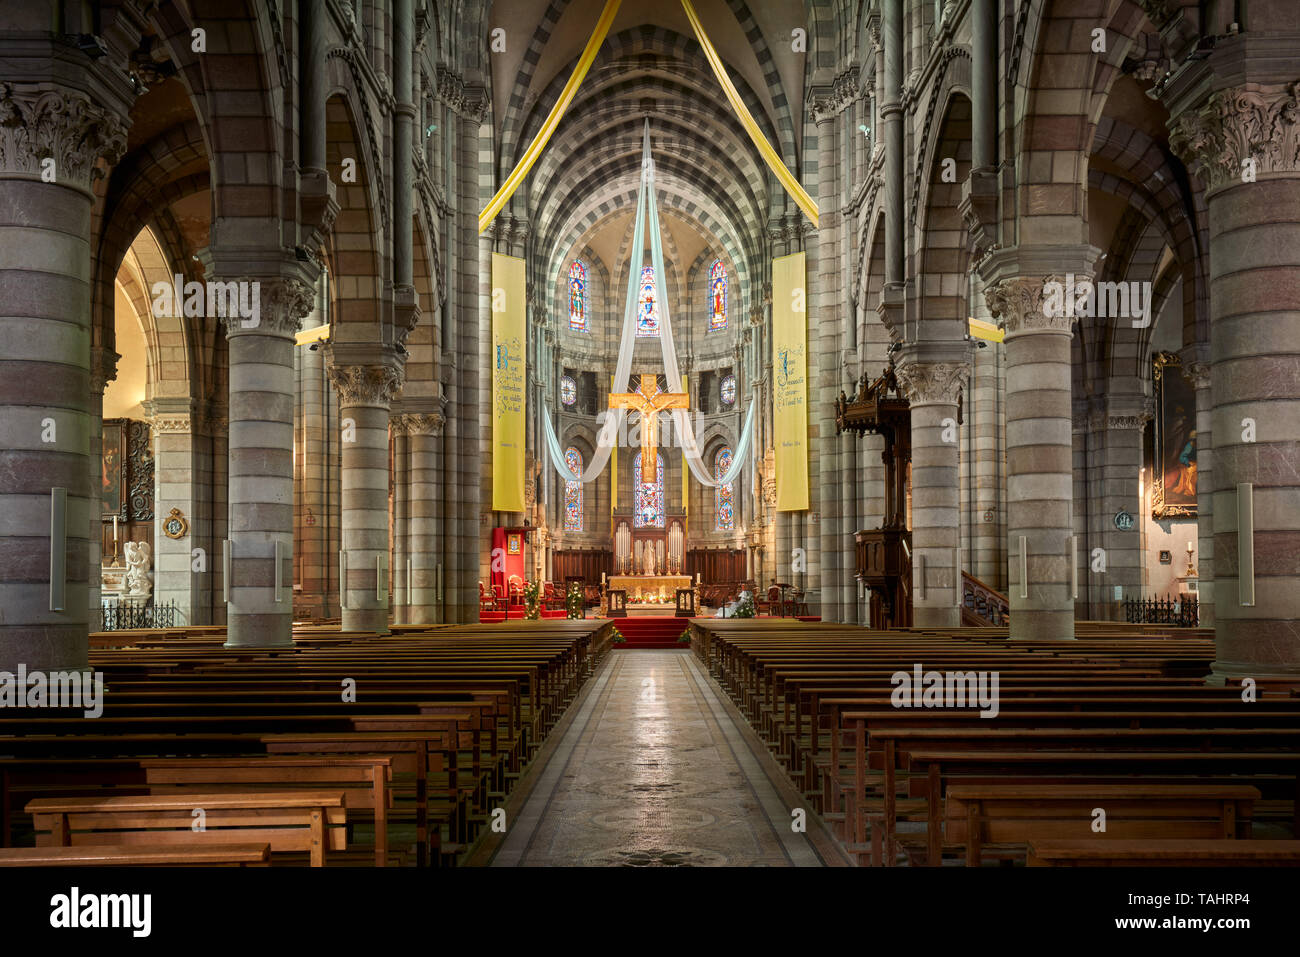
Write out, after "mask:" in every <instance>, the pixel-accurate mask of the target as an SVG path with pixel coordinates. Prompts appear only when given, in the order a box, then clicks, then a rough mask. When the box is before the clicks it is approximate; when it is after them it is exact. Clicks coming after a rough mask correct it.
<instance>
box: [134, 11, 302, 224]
mask: <svg viewBox="0 0 1300 957" xmlns="http://www.w3.org/2000/svg"><path fill="white" fill-rule="evenodd" d="M188 9H189V11H190V13H192V19H190V18H187V16H186V13H185V11H184V10H183V9H182V6H181V5H180V4H178V3H174V2H173V3H164V4H161V5H160V6H158V7H157V8H156V9H155V10H154V11H153V13H152V17H151V19H152V21H153V23H154V26H155V28H156V30H157V32H158V36H159V40H160V41H161V42H162V44H163V45H164V46H165V47H166V48H167V51H168V54H169V55H170V57H171V61H172V63H173V64H175V66H176V68H177V74H176V75H177V77H178V78H179V79H180V81H181V82H182V83H183V84H184V85H185V87H186V90H187V91H188V93H189V96H190V101H191V103H192V104H193V107H194V113H195V115H196V117H197V118H198V122H199V125H200V129H201V131H202V134H203V139H204V142H205V144H206V147H207V149H206V151H205V152H206V153H207V155H208V157H209V165H210V174H211V177H212V185H213V189H212V221H213V223H214V224H215V223H217V222H218V221H221V220H225V221H231V220H238V219H256V220H265V219H267V218H268V216H267V212H268V211H274V210H278V209H279V208H280V201H281V189H282V188H283V175H284V169H285V165H286V162H285V157H284V156H283V152H282V151H283V144H284V143H285V142H286V140H287V137H286V131H285V129H284V125H283V118H284V117H285V115H286V109H285V98H286V95H288V94H292V93H293V92H295V91H286V89H285V86H284V84H283V82H282V79H281V74H282V64H281V61H280V60H279V58H278V57H277V55H276V52H277V40H276V33H277V32H279V31H280V25H279V24H273V23H272V22H271V12H270V10H269V9H268V5H267V4H263V3H258V2H256V0H199V2H194V3H191V4H189V8H188ZM195 27H202V28H203V29H204V30H205V31H206V42H207V49H206V51H205V52H203V53H195V52H193V50H192V37H191V31H192V30H193V29H194V28H195ZM281 49H282V45H281ZM227 97H229V98H232V99H236V100H238V101H240V105H241V108H240V109H238V110H233V109H227V108H223V106H222V105H220V104H221V103H222V101H223V99H224V98H227ZM250 98H252V99H255V100H257V101H258V102H257V103H251V102H249V100H250ZM228 169H230V170H238V171H239V173H238V176H237V177H236V178H235V179H234V180H233V181H232V182H231V183H229V184H227V183H225V182H224V181H223V178H222V177H223V175H224V171H225V170H228ZM272 215H274V213H273V214H272Z"/></svg>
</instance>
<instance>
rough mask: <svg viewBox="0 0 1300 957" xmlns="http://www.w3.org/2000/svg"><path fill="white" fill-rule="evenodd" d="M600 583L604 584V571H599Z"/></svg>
mask: <svg viewBox="0 0 1300 957" xmlns="http://www.w3.org/2000/svg"><path fill="white" fill-rule="evenodd" d="M600 583H601V584H602V585H603V584H605V573H604V572H601V573H600Z"/></svg>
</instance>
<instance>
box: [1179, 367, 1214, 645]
mask: <svg viewBox="0 0 1300 957" xmlns="http://www.w3.org/2000/svg"><path fill="white" fill-rule="evenodd" d="M1188 351H1189V350H1184V353H1187V352H1188ZM1191 353H1192V354H1191V355H1185V356H1184V358H1183V374H1184V375H1185V376H1187V378H1188V379H1190V380H1191V381H1192V384H1193V385H1194V386H1195V387H1196V594H1197V606H1198V611H1199V613H1200V626H1201V627H1202V628H1212V627H1214V395H1213V392H1212V390H1211V388H1210V363H1209V362H1208V361H1202V360H1201V359H1199V358H1195V357H1194V356H1195V354H1196V350H1194V349H1193V350H1191Z"/></svg>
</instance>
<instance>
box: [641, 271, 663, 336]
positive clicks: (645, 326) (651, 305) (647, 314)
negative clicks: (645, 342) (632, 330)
mask: <svg viewBox="0 0 1300 957" xmlns="http://www.w3.org/2000/svg"><path fill="white" fill-rule="evenodd" d="M636 334H637V335H638V336H657V335H659V298H658V296H656V295H655V269H654V266H644V267H642V269H641V299H640V301H639V302H638V304H637V310H636Z"/></svg>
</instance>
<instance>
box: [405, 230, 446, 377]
mask: <svg viewBox="0 0 1300 957" xmlns="http://www.w3.org/2000/svg"><path fill="white" fill-rule="evenodd" d="M411 228H412V229H413V230H414V235H413V236H412V243H411V248H412V259H413V262H412V267H413V268H412V272H411V279H412V283H413V285H414V286H415V295H416V302H417V304H418V305H419V308H420V321H419V322H418V323H416V326H415V328H414V329H413V330H411V334H410V335H409V336H408V337H407V339H406V349H407V351H408V353H409V355H408V356H407V357H406V385H405V386H404V387H403V389H402V397H403V398H404V399H407V400H410V399H412V398H422V399H429V398H436V397H437V396H438V385H439V379H438V360H439V355H440V353H441V348H440V346H441V340H442V337H441V334H440V333H441V328H440V325H439V322H438V317H439V316H440V315H441V310H440V309H439V308H438V270H437V259H436V257H435V255H434V253H435V250H436V248H437V242H438V239H437V236H436V235H434V234H432V233H431V232H430V231H429V229H428V227H427V225H426V221H425V218H424V212H423V210H421V209H420V208H419V207H418V206H417V207H416V210H415V214H414V216H413V217H412V225H411Z"/></svg>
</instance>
